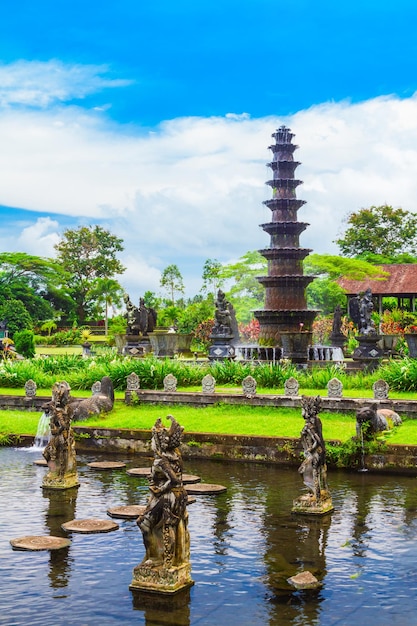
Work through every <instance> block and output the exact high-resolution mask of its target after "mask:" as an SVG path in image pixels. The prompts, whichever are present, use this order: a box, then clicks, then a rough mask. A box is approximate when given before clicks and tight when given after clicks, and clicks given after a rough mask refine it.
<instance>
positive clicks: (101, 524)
mask: <svg viewBox="0 0 417 626" xmlns="http://www.w3.org/2000/svg"><path fill="white" fill-rule="evenodd" d="M61 528H62V530H65V531H66V532H73V533H109V532H111V531H112V530H117V529H118V528H119V525H118V524H116V522H111V521H110V520H105V519H73V520H72V521H71V522H65V524H62V525H61Z"/></svg>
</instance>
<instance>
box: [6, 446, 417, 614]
mask: <svg viewBox="0 0 417 626" xmlns="http://www.w3.org/2000/svg"><path fill="white" fill-rule="evenodd" d="M39 457H40V454H39V452H38V453H34V452H32V451H28V450H15V449H8V448H2V449H0V609H1V610H0V623H1V624H4V625H7V626H17V625H20V624H22V625H23V624H25V625H30V626H37V625H39V626H52V625H53V626H55V625H59V626H65V625H67V624H68V625H69V624H71V625H72V624H73V625H76V626H84V625H86V626H93V625H94V626H95V625H98V624H100V625H104V626H107V625H120V624H129V625H130V624H134V625H136V624H146V625H147V626H156V625H162V624H171V625H175V626H187V625H213V626H226V625H227V626H232V625H235V624H239V625H240V626H254V625H258V624H260V625H264V624H265V625H268V626H289V625H297V626H310V625H316V624H317V625H318V624H320V625H324V626H333V625H336V624H338V625H343V626H345V625H351V624H355V625H356V624H357V625H358V626H359V625H363V624H366V626H374V625H375V626H385V625H388V624H389V625H390V626H392V625H399V626H408V625H410V626H411V625H415V624H416V623H417V614H416V610H417V609H416V606H417V567H416V565H417V490H416V487H417V478H411V477H393V476H384V477H378V476H374V475H371V474H369V473H363V474H361V473H354V474H345V473H331V474H330V475H329V485H330V488H331V491H332V496H333V502H334V505H335V511H334V513H333V514H332V515H330V516H327V517H326V518H324V519H320V520H315V519H313V520H310V519H306V518H302V517H301V518H300V517H293V516H292V515H291V512H290V510H291V504H292V500H293V499H294V497H297V496H298V495H300V493H302V483H301V479H300V477H299V475H298V474H297V471H296V470H283V469H279V468H276V467H271V466H263V465H256V464H255V465H251V464H232V463H230V464H223V463H216V462H193V463H187V464H186V468H185V471H186V472H187V473H192V474H198V475H200V476H201V478H202V481H203V482H208V483H220V484H223V485H225V486H227V488H228V490H227V492H226V493H224V494H221V495H217V496H197V501H196V503H194V504H192V505H191V506H190V508H189V514H190V523H189V528H190V535H191V561H192V576H193V579H194V581H195V585H194V587H193V588H192V589H191V592H190V599H189V602H188V603H187V604H186V605H185V606H184V607H183V608H182V609H179V610H174V611H173V612H169V611H167V610H151V609H146V610H145V609H143V608H138V607H137V605H135V603H134V601H133V596H132V593H131V592H130V591H129V584H130V582H131V579H132V570H133V567H134V566H135V565H137V564H138V563H139V562H140V561H141V560H142V557H143V554H144V549H143V544H142V536H141V533H140V531H139V530H138V528H137V527H136V524H135V522H134V521H130V520H116V521H118V523H119V524H120V528H119V530H117V531H115V532H112V533H106V534H92V535H81V534H75V533H74V534H72V535H71V545H70V547H69V548H68V549H65V550H61V551H57V552H20V551H14V550H12V548H11V546H10V544H9V540H10V539H13V538H17V537H22V536H24V535H43V534H53V535H60V536H66V535H65V533H64V532H63V531H62V530H61V524H62V523H64V522H65V521H68V520H71V519H75V518H78V519H81V518H89V517H99V518H102V519H110V518H108V516H107V509H108V508H109V507H112V506H118V505H123V504H144V503H145V501H146V497H147V483H146V481H145V480H144V479H141V478H136V477H131V476H129V475H128V474H126V472H125V470H117V471H112V472H108V471H97V470H92V469H91V468H89V467H87V463H88V462H90V461H92V460H102V459H99V458H98V457H92V456H79V457H78V461H79V477H80V482H81V486H80V488H79V489H78V490H76V491H75V493H74V492H72V491H71V492H64V493H63V494H57V495H55V496H54V497H51V496H46V495H45V494H44V493H43V491H42V489H40V486H41V484H42V478H43V476H44V473H45V471H46V470H45V469H44V468H42V467H38V466H36V465H34V464H33V461H34V460H35V459H36V458H39ZM119 460H125V461H126V462H127V464H128V467H138V466H142V465H143V464H144V463H143V460H139V459H132V458H129V459H119ZM304 569H307V570H309V571H311V572H313V573H314V574H315V575H316V576H317V578H318V579H319V580H320V581H322V583H323V586H322V588H321V589H320V590H319V591H314V592H294V591H292V590H291V588H290V587H289V586H288V584H287V583H286V579H287V578H288V577H289V576H291V575H294V574H296V573H297V572H300V571H303V570H304Z"/></svg>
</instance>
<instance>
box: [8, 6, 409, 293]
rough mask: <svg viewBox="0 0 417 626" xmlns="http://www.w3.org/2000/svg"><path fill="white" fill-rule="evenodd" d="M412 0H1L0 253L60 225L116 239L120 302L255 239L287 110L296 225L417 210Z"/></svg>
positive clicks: (36, 249) (258, 240)
mask: <svg viewBox="0 0 417 626" xmlns="http://www.w3.org/2000/svg"><path fill="white" fill-rule="evenodd" d="M416 30H417V3H415V0H397V2H395V3H393V2H388V1H387V0H350V1H349V2H347V1H346V0H340V1H339V2H335V1H334V0H317V1H316V2H312V1H311V0H297V2H293V1H291V0H240V1H239V2H238V1H237V0H199V1H198V2H196V1H195V0H193V1H190V0H177V1H176V2H168V1H167V0H159V1H158V2H145V1H144V0H119V1H118V2H114V1H111V0H100V2H98V0H90V1H89V2H84V1H83V2H81V1H80V0H72V1H71V2H56V1H54V2H52V1H51V0H41V1H40V2H36V3H35V2H33V0H30V1H29V0H20V1H19V2H18V3H7V6H6V3H4V5H3V7H2V18H1V21H0V217H1V220H0V250H1V251H23V252H28V253H30V254H36V255H39V256H45V257H47V256H54V254H55V253H54V244H55V243H57V242H58V241H59V239H60V237H61V235H62V233H63V232H64V230H65V229H67V228H77V227H78V226H81V225H93V224H100V225H101V226H103V227H104V228H107V229H109V230H110V231H111V232H112V233H114V234H116V235H117V236H119V237H121V238H122V239H123V241H124V245H125V251H124V253H123V255H122V261H123V262H124V264H125V265H126V266H127V267H128V270H127V271H126V273H125V274H124V275H123V277H122V278H121V283H122V284H123V286H124V287H125V289H126V290H127V291H128V292H129V294H130V295H131V297H132V299H135V300H136V299H137V298H138V297H139V296H140V295H142V294H143V293H144V291H146V290H148V289H150V290H153V291H156V292H160V286H159V280H160V274H161V271H162V270H163V269H164V268H165V267H166V266H167V265H169V264H171V263H175V264H177V265H178V267H179V269H180V271H181V273H182V274H183V277H184V281H185V284H186V288H187V295H190V296H191V295H194V294H195V293H197V292H198V291H199V289H200V287H201V282H202V281H201V274H202V268H203V264H204V261H205V260H206V259H208V258H212V259H213V258H216V259H218V260H219V261H221V262H227V261H229V260H231V259H236V258H238V257H239V256H241V255H242V254H244V253H245V252H246V251H248V250H254V249H259V248H263V247H267V246H268V244H269V241H268V236H267V235H266V233H265V232H264V231H263V230H262V229H261V228H260V227H259V224H261V223H263V222H266V221H269V219H270V212H269V210H268V209H266V207H265V206H264V205H263V204H262V201H263V200H267V199H268V198H270V197H271V190H270V188H269V187H267V186H266V185H265V181H266V180H268V179H269V178H270V170H268V168H267V167H266V163H267V162H268V161H269V159H270V154H271V153H270V151H269V150H268V146H269V145H270V143H271V141H272V140H271V133H273V132H274V130H275V129H276V128H277V127H278V126H280V125H281V124H286V125H287V126H289V127H290V128H291V129H292V131H293V132H294V133H295V135H296V137H295V140H294V141H295V143H296V144H297V145H298V146H299V149H298V150H297V152H296V157H297V160H298V161H300V162H301V165H300V167H299V168H298V170H297V177H298V178H300V179H301V180H303V181H304V184H303V185H302V186H300V187H299V188H298V190H297V193H298V197H299V198H302V199H304V200H306V202H307V203H306V204H305V205H304V207H303V208H302V209H301V210H300V211H299V220H300V221H306V222H308V223H309V224H310V226H309V228H308V229H307V230H306V231H305V232H304V233H303V235H302V236H301V245H302V246H303V247H306V248H311V249H312V250H313V251H314V252H318V253H325V252H329V253H337V252H338V249H337V247H336V245H335V244H334V243H333V241H334V239H336V238H337V236H338V235H339V234H341V233H342V232H343V230H344V228H345V227H346V225H345V223H344V221H343V220H344V219H345V218H346V216H347V215H348V213H349V212H351V211H354V210H357V209H359V208H361V207H366V206H370V205H372V204H375V205H378V204H382V203H387V204H391V205H393V206H395V207H399V206H401V207H403V208H404V209H407V210H410V211H417V70H416V67H417V63H416V61H417V36H416Z"/></svg>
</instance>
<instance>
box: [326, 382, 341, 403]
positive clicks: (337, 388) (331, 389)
mask: <svg viewBox="0 0 417 626" xmlns="http://www.w3.org/2000/svg"><path fill="white" fill-rule="evenodd" d="M327 395H328V397H329V398H341V397H342V395H343V383H342V381H341V380H339V379H338V378H332V379H331V380H329V382H328V383H327Z"/></svg>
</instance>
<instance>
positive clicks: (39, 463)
mask: <svg viewBox="0 0 417 626" xmlns="http://www.w3.org/2000/svg"><path fill="white" fill-rule="evenodd" d="M33 465H41V466H42V467H48V463H47V462H46V459H36V461H33Z"/></svg>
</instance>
